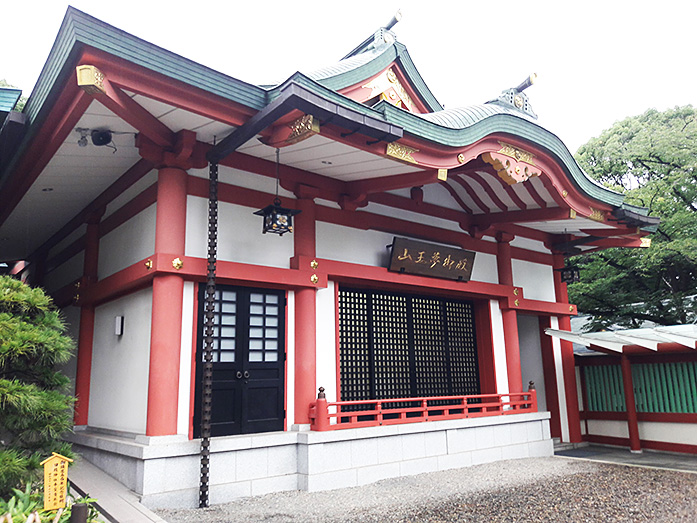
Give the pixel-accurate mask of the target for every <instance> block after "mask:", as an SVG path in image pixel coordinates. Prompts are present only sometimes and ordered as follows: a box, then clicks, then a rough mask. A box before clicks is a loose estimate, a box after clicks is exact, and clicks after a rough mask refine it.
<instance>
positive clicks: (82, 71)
mask: <svg viewBox="0 0 697 523" xmlns="http://www.w3.org/2000/svg"><path fill="white" fill-rule="evenodd" d="M75 72H76V73H77V85H78V87H80V88H81V89H82V90H83V91H85V92H86V93H87V94H92V95H94V94H102V93H105V92H106V91H105V90H104V73H103V72H101V71H100V70H99V69H97V68H96V67H95V66H93V65H78V66H77V67H76V68H75Z"/></svg>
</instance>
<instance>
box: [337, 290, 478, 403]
mask: <svg viewBox="0 0 697 523" xmlns="http://www.w3.org/2000/svg"><path fill="white" fill-rule="evenodd" d="M339 344H340V358H339V362H340V374H341V399H342V400H344V401H352V400H368V399H388V398H404V397H432V396H450V395H460V394H478V393H479V391H480V387H479V369H478V364H477V363H478V360H477V349H476V343H475V332H474V314H473V308H472V304H471V303H470V302H463V301H455V300H448V299H444V298H432V297H423V296H410V295H404V294H395V293H386V292H378V291H372V290H356V289H346V288H342V289H340V291H339Z"/></svg>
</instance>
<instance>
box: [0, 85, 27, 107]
mask: <svg viewBox="0 0 697 523" xmlns="http://www.w3.org/2000/svg"><path fill="white" fill-rule="evenodd" d="M0 87H12V88H15V89H16V87H15V86H14V85H10V84H9V83H7V80H5V79H4V78H0ZM26 103H27V97H26V96H20V98H19V100H17V104H15V108H14V110H15V111H19V112H22V109H24V104H26Z"/></svg>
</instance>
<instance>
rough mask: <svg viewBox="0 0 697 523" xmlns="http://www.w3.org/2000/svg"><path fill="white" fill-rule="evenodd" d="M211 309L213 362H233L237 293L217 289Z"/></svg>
mask: <svg viewBox="0 0 697 523" xmlns="http://www.w3.org/2000/svg"><path fill="white" fill-rule="evenodd" d="M213 310H214V315H213V324H214V327H213V362H214V363H233V362H234V361H235V349H236V338H237V325H236V324H237V293H236V292H235V291H229V290H217V291H216V292H215V308H214V309H213Z"/></svg>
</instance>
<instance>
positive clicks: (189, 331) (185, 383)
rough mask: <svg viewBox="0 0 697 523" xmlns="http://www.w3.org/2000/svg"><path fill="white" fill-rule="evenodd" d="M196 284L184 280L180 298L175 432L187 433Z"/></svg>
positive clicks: (194, 328)
mask: <svg viewBox="0 0 697 523" xmlns="http://www.w3.org/2000/svg"><path fill="white" fill-rule="evenodd" d="M195 292H196V286H195V285H194V283H193V282H190V281H187V282H184V297H183V300H182V341H181V351H180V352H179V407H178V409H177V434H184V435H188V434H189V421H190V420H189V413H190V405H191V391H192V389H191V385H192V378H191V362H192V361H193V358H192V356H193V355H192V352H194V351H195V350H196V347H195V346H194V335H195V334H194V333H195V332H196V327H195V326H194V316H195V315H194V293H195Z"/></svg>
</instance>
